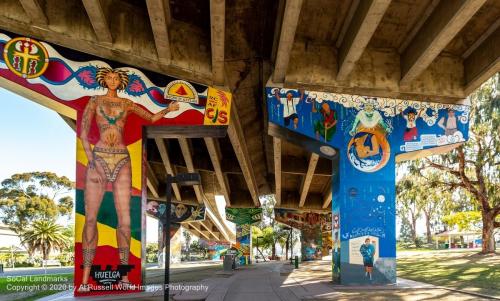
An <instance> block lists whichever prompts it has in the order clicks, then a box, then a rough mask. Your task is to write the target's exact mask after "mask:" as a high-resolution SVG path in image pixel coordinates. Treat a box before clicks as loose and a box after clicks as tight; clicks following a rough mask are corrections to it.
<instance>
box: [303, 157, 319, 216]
mask: <svg viewBox="0 0 500 301" xmlns="http://www.w3.org/2000/svg"><path fill="white" fill-rule="evenodd" d="M318 160H319V155H318V154H316V153H312V154H311V157H310V158H309V167H308V168H307V173H306V175H305V176H304V180H303V181H302V185H300V201H299V207H304V203H305V202H306V198H307V193H308V192H309V187H310V186H311V181H312V178H313V176H314V170H315V169H316V165H317V164H318Z"/></svg>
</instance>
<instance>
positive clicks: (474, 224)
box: [443, 211, 481, 231]
mask: <svg viewBox="0 0 500 301" xmlns="http://www.w3.org/2000/svg"><path fill="white" fill-rule="evenodd" d="M443 222H445V223H446V224H448V225H450V226H457V227H458V230H459V231H478V230H480V229H481V212H480V211H463V212H456V213H452V214H449V215H446V216H444V217H443Z"/></svg>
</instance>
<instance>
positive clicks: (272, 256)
mask: <svg viewBox="0 0 500 301" xmlns="http://www.w3.org/2000/svg"><path fill="white" fill-rule="evenodd" d="M271 259H272V260H275V259H276V242H274V243H273V248H272V249H271Z"/></svg>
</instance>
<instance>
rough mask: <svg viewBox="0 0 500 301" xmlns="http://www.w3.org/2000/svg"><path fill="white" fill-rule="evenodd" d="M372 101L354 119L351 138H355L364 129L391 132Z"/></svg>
mask: <svg viewBox="0 0 500 301" xmlns="http://www.w3.org/2000/svg"><path fill="white" fill-rule="evenodd" d="M372 101H373V100H369V101H368V102H367V103H365V105H364V106H363V109H361V110H360V111H359V112H358V113H357V114H356V118H355V119H354V123H353V125H352V128H351V131H350V132H349V134H350V135H351V136H354V135H355V134H356V133H357V132H360V131H362V130H364V129H375V128H378V129H381V130H383V131H385V132H386V133H389V132H390V129H389V127H388V126H387V124H386V123H385V122H384V119H383V118H382V115H380V113H379V112H378V111H377V110H375V108H374V105H373V103H372Z"/></svg>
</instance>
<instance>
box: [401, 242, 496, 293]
mask: <svg viewBox="0 0 500 301" xmlns="http://www.w3.org/2000/svg"><path fill="white" fill-rule="evenodd" d="M477 253H478V250H458V251H445V250H442V251H434V252H428V251H426V252H405V253H404V254H401V256H400V255H398V259H397V264H398V265H397V266H398V268H397V269H398V277H402V278H406V279H411V280H415V281H421V282H426V283H431V284H435V285H440V286H446V287H450V288H457V289H461V290H465V291H472V292H478V293H483V294H488V295H493V296H497V297H500V255H499V254H496V255H478V254H477Z"/></svg>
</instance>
